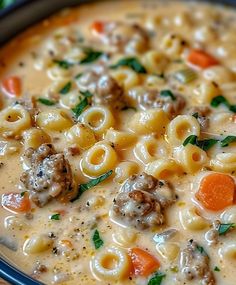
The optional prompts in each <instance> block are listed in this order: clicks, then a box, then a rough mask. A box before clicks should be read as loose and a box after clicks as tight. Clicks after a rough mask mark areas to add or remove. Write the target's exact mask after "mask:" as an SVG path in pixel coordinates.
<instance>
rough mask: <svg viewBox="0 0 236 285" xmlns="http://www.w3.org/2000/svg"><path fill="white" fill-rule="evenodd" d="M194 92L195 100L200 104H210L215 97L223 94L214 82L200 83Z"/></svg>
mask: <svg viewBox="0 0 236 285" xmlns="http://www.w3.org/2000/svg"><path fill="white" fill-rule="evenodd" d="M193 92H194V94H195V96H194V99H195V100H196V101H197V102H198V103H200V104H210V103H211V101H212V99H213V98H214V97H216V96H218V95H220V94H221V90H220V89H219V87H218V85H217V84H216V83H214V82H212V81H209V82H202V83H200V84H199V85H198V86H197V87H196V88H195V89H194V90H193Z"/></svg>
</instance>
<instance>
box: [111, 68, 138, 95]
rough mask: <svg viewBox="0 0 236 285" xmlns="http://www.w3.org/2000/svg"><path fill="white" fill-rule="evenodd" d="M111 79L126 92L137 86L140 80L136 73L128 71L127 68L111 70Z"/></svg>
mask: <svg viewBox="0 0 236 285" xmlns="http://www.w3.org/2000/svg"><path fill="white" fill-rule="evenodd" d="M111 74H112V77H114V78H115V79H116V81H117V82H118V83H119V84H120V85H121V86H123V87H124V88H125V89H126V90H128V89H130V88H132V87H134V86H137V85H139V83H140V78H139V75H138V73H137V72H135V71H133V70H131V69H129V68H125V67H123V68H119V69H117V70H113V71H112V72H111Z"/></svg>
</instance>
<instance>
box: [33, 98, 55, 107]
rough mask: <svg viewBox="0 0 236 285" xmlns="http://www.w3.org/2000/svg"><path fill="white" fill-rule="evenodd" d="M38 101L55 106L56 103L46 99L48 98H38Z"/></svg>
mask: <svg viewBox="0 0 236 285" xmlns="http://www.w3.org/2000/svg"><path fill="white" fill-rule="evenodd" d="M37 101H38V102H39V103H41V104H43V105H46V106H53V105H55V104H56V102H54V101H51V100H49V99H46V98H38V100H37Z"/></svg>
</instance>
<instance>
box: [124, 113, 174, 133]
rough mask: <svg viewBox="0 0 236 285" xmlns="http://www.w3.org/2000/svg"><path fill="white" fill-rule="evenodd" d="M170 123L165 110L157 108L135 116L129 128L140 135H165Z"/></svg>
mask: <svg viewBox="0 0 236 285" xmlns="http://www.w3.org/2000/svg"><path fill="white" fill-rule="evenodd" d="M168 122H169V119H168V116H167V114H166V113H165V112H164V111H163V110H161V109H158V108H156V109H150V110H147V111H142V112H138V113H136V114H134V116H133V117H132V118H131V121H130V122H129V125H128V127H129V128H130V130H132V131H133V132H134V133H136V134H139V135H146V134H150V133H157V134H158V135H161V134H163V133H165V128H166V125H167V124H168Z"/></svg>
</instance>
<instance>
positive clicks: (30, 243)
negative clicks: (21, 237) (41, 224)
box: [23, 234, 53, 254]
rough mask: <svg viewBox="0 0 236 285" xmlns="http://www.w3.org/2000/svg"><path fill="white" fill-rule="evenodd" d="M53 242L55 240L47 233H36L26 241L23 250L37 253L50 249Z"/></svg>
mask: <svg viewBox="0 0 236 285" xmlns="http://www.w3.org/2000/svg"><path fill="white" fill-rule="evenodd" d="M52 244H53V241H52V240H51V239H50V238H49V237H47V236H46V235H43V234H39V235H34V236H32V237H31V238H29V239H27V240H26V241H25V243H24V246H23V251H24V252H25V253H27V254H37V253H40V252H43V251H46V250H48V249H49V248H50V247H51V246H52Z"/></svg>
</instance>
